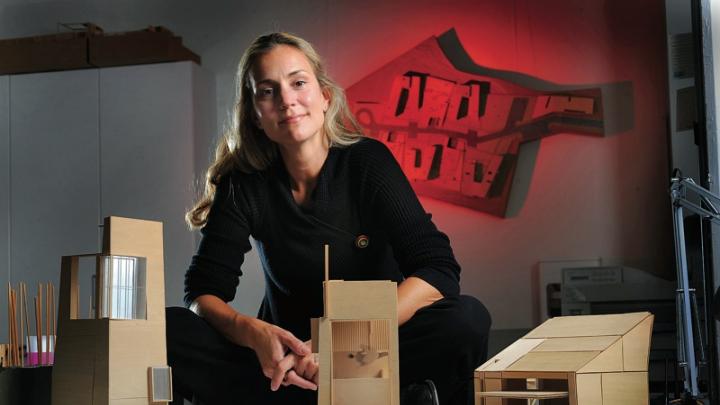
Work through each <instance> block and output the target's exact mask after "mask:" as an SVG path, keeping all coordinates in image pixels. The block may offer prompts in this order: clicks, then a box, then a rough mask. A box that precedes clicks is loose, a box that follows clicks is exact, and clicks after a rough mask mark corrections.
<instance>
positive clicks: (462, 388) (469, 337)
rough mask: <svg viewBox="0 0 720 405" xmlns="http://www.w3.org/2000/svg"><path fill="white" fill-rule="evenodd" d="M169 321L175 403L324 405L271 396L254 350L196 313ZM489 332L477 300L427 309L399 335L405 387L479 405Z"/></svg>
mask: <svg viewBox="0 0 720 405" xmlns="http://www.w3.org/2000/svg"><path fill="white" fill-rule="evenodd" d="M166 322H167V349H168V363H169V365H170V366H171V367H172V374H173V375H172V378H173V388H174V395H175V399H176V402H174V403H177V404H181V403H182V401H181V400H180V398H181V397H184V398H187V399H191V398H193V397H195V398H196V399H199V400H200V402H201V403H202V404H203V405H216V404H217V405H220V404H230V403H232V404H262V405H265V404H278V405H279V404H283V405H285V404H298V405H305V404H307V405H315V404H317V396H316V392H315V391H310V390H303V389H300V388H297V387H294V386H289V387H281V388H280V389H279V390H278V391H275V392H272V391H270V380H269V379H268V378H267V377H265V376H264V375H263V373H262V370H261V368H260V363H259V362H258V360H257V357H256V356H255V352H254V351H253V350H251V349H249V348H246V347H241V346H237V345H234V344H232V343H230V342H229V341H228V340H227V339H225V337H223V336H222V335H221V334H220V333H218V332H217V331H216V330H215V329H214V328H213V327H212V326H210V325H209V324H208V323H207V322H205V320H204V319H202V318H200V317H199V316H197V315H195V314H194V313H193V312H191V311H190V310H188V309H186V308H180V307H173V308H167V311H166ZM308 322H310V321H309V320H308ZM489 329H490V314H489V313H488V311H487V309H486V308H485V306H483V304H482V303H480V301H478V300H477V299H475V298H473V297H469V296H462V295H461V296H459V297H453V298H444V299H442V300H440V301H437V302H435V303H434V304H432V305H430V306H428V307H425V308H422V309H421V310H419V311H418V312H417V313H416V314H415V315H414V316H413V318H412V319H410V320H409V321H407V322H406V323H405V324H403V325H402V326H401V327H400V329H399V331H398V338H399V345H400V385H401V387H403V386H405V385H407V384H410V383H412V382H414V381H422V380H426V379H430V380H432V381H433V382H434V383H435V386H436V387H437V390H438V396H439V399H440V403H441V404H442V405H471V404H473V371H474V370H475V368H477V367H478V366H479V365H480V364H482V363H483V362H484V361H485V359H486V357H487V338H488V331H489Z"/></svg>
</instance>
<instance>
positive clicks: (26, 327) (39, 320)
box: [6, 282, 57, 367]
mask: <svg viewBox="0 0 720 405" xmlns="http://www.w3.org/2000/svg"><path fill="white" fill-rule="evenodd" d="M18 290H19V294H20V299H19V301H20V302H19V306H20V307H19V308H18V291H16V290H15V289H14V288H12V285H11V284H10V283H8V335H9V341H10V343H9V344H8V353H7V361H6V364H7V366H8V367H25V366H30V365H47V364H50V353H54V352H55V335H56V333H57V325H56V322H55V319H57V318H56V315H55V286H54V285H53V284H52V283H47V284H46V285H45V308H44V309H45V316H44V318H45V319H44V320H45V329H44V330H43V284H40V283H38V290H37V295H36V296H35V297H34V300H35V337H36V339H37V340H36V344H37V359H36V360H35V361H31V358H30V356H29V353H30V350H29V349H30V347H29V346H30V336H31V335H30V317H29V315H28V314H29V311H28V293H27V285H26V284H25V283H22V282H21V283H19V285H18ZM18 311H19V318H20V326H19V327H18ZM43 341H44V342H45V344H43Z"/></svg>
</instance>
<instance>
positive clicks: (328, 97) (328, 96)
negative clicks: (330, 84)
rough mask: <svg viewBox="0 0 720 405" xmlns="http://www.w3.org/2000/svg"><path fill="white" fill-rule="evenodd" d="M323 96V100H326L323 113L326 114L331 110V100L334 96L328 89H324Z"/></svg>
mask: <svg viewBox="0 0 720 405" xmlns="http://www.w3.org/2000/svg"><path fill="white" fill-rule="evenodd" d="M322 95H323V99H324V102H323V112H324V113H326V112H327V110H328V108H330V100H331V97H332V96H331V94H330V90H329V89H327V88H325V89H323V91H322Z"/></svg>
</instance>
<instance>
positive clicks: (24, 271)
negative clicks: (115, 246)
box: [9, 70, 100, 296]
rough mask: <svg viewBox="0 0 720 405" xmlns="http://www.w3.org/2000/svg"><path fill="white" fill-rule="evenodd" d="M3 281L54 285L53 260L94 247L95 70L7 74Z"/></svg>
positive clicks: (33, 288)
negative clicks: (6, 276)
mask: <svg viewBox="0 0 720 405" xmlns="http://www.w3.org/2000/svg"><path fill="white" fill-rule="evenodd" d="M9 84H10V88H11V94H10V145H11V147H10V161H11V164H10V189H11V190H12V191H11V193H10V209H11V212H10V214H11V215H10V229H11V231H10V238H11V241H12V242H11V248H10V261H11V264H12V267H11V269H10V281H11V282H13V283H18V282H20V281H24V282H26V283H28V294H29V295H30V296H33V295H34V294H35V291H36V289H37V283H38V282H43V283H45V282H48V281H49V282H53V283H54V284H55V286H56V290H57V287H58V285H59V279H60V277H59V275H60V257H61V256H63V255H68V254H78V253H86V252H94V251H96V250H97V249H98V244H99V238H98V224H99V216H98V215H99V203H98V196H99V190H100V185H99V181H100V179H99V178H98V121H97V116H98V81H97V71H95V70H76V71H66V72H53V73H40V74H27V75H14V76H10V79H9Z"/></svg>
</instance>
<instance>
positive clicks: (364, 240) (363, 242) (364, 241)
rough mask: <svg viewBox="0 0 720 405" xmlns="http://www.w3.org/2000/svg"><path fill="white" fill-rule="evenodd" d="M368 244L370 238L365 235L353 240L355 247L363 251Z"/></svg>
mask: <svg viewBox="0 0 720 405" xmlns="http://www.w3.org/2000/svg"><path fill="white" fill-rule="evenodd" d="M369 244H370V238H368V237H367V235H360V236H358V237H357V238H356V239H355V246H357V247H358V248H359V249H364V248H366V247H367V246H368V245H369Z"/></svg>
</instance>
